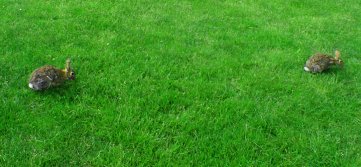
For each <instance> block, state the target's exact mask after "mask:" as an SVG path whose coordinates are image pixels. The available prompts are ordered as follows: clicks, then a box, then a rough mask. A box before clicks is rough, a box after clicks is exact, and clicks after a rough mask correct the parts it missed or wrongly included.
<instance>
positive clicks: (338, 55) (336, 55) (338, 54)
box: [335, 50, 341, 60]
mask: <svg viewBox="0 0 361 167" xmlns="http://www.w3.org/2000/svg"><path fill="white" fill-rule="evenodd" d="M340 56H341V53H340V51H338V50H336V51H335V59H336V60H338V59H340Z"/></svg>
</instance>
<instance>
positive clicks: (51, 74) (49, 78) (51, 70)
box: [29, 59, 75, 90]
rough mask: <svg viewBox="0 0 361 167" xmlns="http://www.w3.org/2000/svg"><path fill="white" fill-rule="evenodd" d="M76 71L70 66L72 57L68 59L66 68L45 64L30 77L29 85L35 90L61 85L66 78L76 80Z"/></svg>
mask: <svg viewBox="0 0 361 167" xmlns="http://www.w3.org/2000/svg"><path fill="white" fill-rule="evenodd" d="M74 79H75V73H74V71H73V70H72V69H71V67H70V59H67V60H66V67H65V69H63V70H62V69H57V68H55V67H53V66H49V65H45V66H43V67H40V68H38V69H36V70H35V71H34V72H33V73H32V74H31V77H30V81H29V87H30V88H31V89H33V90H45V89H48V88H50V87H53V86H59V85H61V84H62V83H64V82H65V81H66V80H74Z"/></svg>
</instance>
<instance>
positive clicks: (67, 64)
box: [66, 58, 71, 71]
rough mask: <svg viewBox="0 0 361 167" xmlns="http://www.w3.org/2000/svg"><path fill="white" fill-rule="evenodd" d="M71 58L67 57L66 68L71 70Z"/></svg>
mask: <svg viewBox="0 0 361 167" xmlns="http://www.w3.org/2000/svg"><path fill="white" fill-rule="evenodd" d="M70 62H71V61H70V58H68V59H66V69H67V70H68V71H69V70H70Z"/></svg>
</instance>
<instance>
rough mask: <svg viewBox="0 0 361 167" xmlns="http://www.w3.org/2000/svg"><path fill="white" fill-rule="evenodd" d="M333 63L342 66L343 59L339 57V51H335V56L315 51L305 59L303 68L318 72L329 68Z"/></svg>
mask: <svg viewBox="0 0 361 167" xmlns="http://www.w3.org/2000/svg"><path fill="white" fill-rule="evenodd" d="M333 65H338V66H341V67H343V61H342V60H341V59H340V51H338V50H336V51H335V58H333V57H331V56H328V55H325V54H320V53H317V54H315V55H313V56H311V57H310V58H309V59H308V60H307V61H306V64H305V66H304V67H303V69H304V70H305V71H307V72H312V73H320V72H323V71H325V70H327V69H329V68H330V67H331V66H333Z"/></svg>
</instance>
